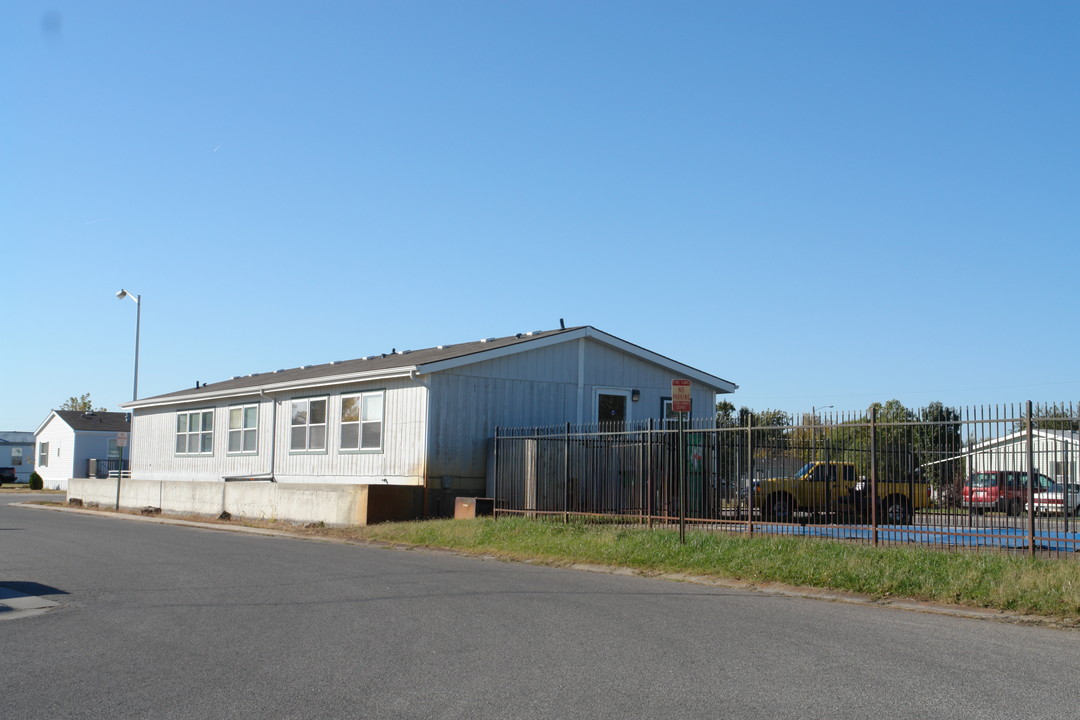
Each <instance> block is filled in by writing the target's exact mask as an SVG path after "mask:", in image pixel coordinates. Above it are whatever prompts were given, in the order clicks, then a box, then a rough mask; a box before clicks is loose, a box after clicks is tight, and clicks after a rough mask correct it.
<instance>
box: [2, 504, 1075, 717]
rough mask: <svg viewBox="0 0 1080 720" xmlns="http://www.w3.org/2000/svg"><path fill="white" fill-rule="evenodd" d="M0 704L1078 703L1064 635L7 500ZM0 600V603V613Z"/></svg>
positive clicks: (778, 712)
mask: <svg viewBox="0 0 1080 720" xmlns="http://www.w3.org/2000/svg"><path fill="white" fill-rule="evenodd" d="M19 499H25V498H19V497H18V496H12V495H7V494H5V495H0V585H4V584H7V585H9V586H11V585H12V584H13V583H22V584H21V585H17V587H22V588H24V589H30V588H33V587H35V586H33V585H31V583H37V584H39V586H46V587H45V588H42V589H40V590H39V591H41V592H44V590H47V589H52V590H53V591H54V592H48V593H45V596H46V597H47V598H49V599H51V600H54V601H56V602H58V603H59V605H58V606H57V607H56V608H54V609H53V610H51V611H49V612H47V613H45V614H41V615H37V616H33V617H21V618H19V617H13V618H12V619H9V620H0V665H2V667H3V679H2V680H0V717H3V718H19V719H20V720H31V719H33V718H49V719H50V720H55V719H57V718H260V719H265V718H303V719H304V720H311V719H312V718H345V717H349V718H354V717H355V718H523V719H527V718H637V717H646V716H648V717H655V718H800V719H805V718H829V719H835V718H859V719H865V718H905V719H908V720H910V719H912V718H980V719H990V718H1007V719H1009V720H1016V718H1045V717H1062V718H1063V717H1077V716H1078V715H1080V700H1078V699H1077V697H1076V692H1075V677H1076V668H1078V667H1080V634H1078V633H1076V632H1073V631H1065V630H1054V629H1049V628H1042V627H1024V626H1017V625H1010V624H1006V623H999V622H990V621H979V620H969V619H962V618H954V617H947V616H939V615H931V614H924V613H915V612H905V611H898V610H889V609H883V608H877V607H869V606H860V605H849V604H844V603H835V602H823V601H817V600H807V599H800V598H791V597H783V596H777V595H769V594H764V593H757V592H748V591H738V590H729V589H722V588H714V587H703V586H697V585H691V584H684V583H675V582H669V581H664V580H657V579H645V578H640V577H634V576H621V575H605V574H596V573H587V572H579V571H574V570H566V569H553V568H545V567H537V566H532V565H526V564H512V563H503V562H497V561H491V560H483V559H475V558H462V557H456V556H452V555H448V554H441V553H430V552H423V551H402V550H394V549H388V548H380V547H369V546H357V545H340V544H330V543H323V542H312V541H305V540H299V539H291V538H276V537H262V536H254V535H245V534H235V533H226V532H215V531H209V530H200V529H192V528H185V527H175V526H168V525H157V524H147V523H138V522H133V521H129V520H123V519H117V518H101V517H93V516H85V515H76V514H70V513H59V512H50V511H42V510H32V509H25V508H15V507H10V506H8V503H10V502H13V501H17V500H19ZM0 617H2V616H0Z"/></svg>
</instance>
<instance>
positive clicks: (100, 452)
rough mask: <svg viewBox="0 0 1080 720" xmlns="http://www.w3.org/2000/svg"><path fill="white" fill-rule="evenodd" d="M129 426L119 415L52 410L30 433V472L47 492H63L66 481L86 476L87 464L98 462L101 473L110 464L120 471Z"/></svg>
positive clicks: (125, 414) (114, 413)
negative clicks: (31, 437) (39, 480)
mask: <svg viewBox="0 0 1080 720" xmlns="http://www.w3.org/2000/svg"><path fill="white" fill-rule="evenodd" d="M130 428H131V422H130V419H129V416H128V414H127V413H122V412H81V411H78V410H53V411H52V412H50V413H49V417H47V418H45V421H44V422H43V423H41V425H39V426H38V429H37V430H35V431H34V443H35V445H36V452H35V453H34V469H35V470H36V471H37V474H38V475H40V476H41V479H42V481H43V484H44V486H45V487H46V488H47V489H50V490H66V489H67V487H68V480H69V479H70V478H85V477H88V475H89V474H90V469H91V468H90V461H91V460H97V461H100V464H101V469H104V468H105V467H106V466H108V465H110V464H112V465H115V466H116V469H119V468H120V464H121V462H122V459H123V458H126V457H127V456H126V454H124V455H123V456H121V453H123V452H124V449H123V448H124V445H123V443H124V442H125V441H124V440H123V439H121V438H122V437H123V434H126V433H128V431H129V430H130Z"/></svg>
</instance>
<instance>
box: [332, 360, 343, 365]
mask: <svg viewBox="0 0 1080 720" xmlns="http://www.w3.org/2000/svg"><path fill="white" fill-rule="evenodd" d="M330 364H331V365H340V364H341V361H340V360H331V361H330Z"/></svg>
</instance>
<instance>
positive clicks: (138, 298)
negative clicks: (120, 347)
mask: <svg viewBox="0 0 1080 720" xmlns="http://www.w3.org/2000/svg"><path fill="white" fill-rule="evenodd" d="M126 297H128V298H131V299H132V301H134V303H135V384H134V385H133V386H132V388H131V399H132V401H135V400H137V399H138V397H139V323H140V321H141V320H142V317H141V316H142V295H132V294H131V293H129V292H128V291H127V290H124V289H123V288H121V289H120V292H118V293H116V298H117V299H118V300H123V299H124V298H126Z"/></svg>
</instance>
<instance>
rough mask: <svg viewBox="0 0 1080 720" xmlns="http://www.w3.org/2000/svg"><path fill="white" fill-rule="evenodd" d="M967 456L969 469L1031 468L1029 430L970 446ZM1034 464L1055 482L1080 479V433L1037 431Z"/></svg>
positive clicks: (1034, 434)
mask: <svg viewBox="0 0 1080 720" xmlns="http://www.w3.org/2000/svg"><path fill="white" fill-rule="evenodd" d="M963 457H964V458H965V459H966V460H967V461H968V465H969V467H968V470H969V472H972V473H975V472H986V471H989V470H1018V471H1021V472H1027V471H1028V465H1029V462H1028V434H1027V431H1025V430H1021V431H1018V432H1013V433H1009V434H1007V435H1002V436H1001V437H996V438H992V439H990V440H984V441H982V442H979V443H977V444H975V445H972V446H970V447H969V448H968V449H967V450H966V451H965V452H964V455H963ZM1030 464H1031V466H1032V469H1033V470H1034V471H1035V472H1036V473H1041V474H1043V475H1047V476H1049V477H1050V478H1051V479H1053V480H1054V481H1055V482H1065V481H1066V480H1067V481H1068V482H1073V483H1075V482H1077V481H1078V478H1080V434H1078V433H1076V432H1073V431H1071V430H1039V429H1036V430H1033V431H1032V433H1031V463H1030Z"/></svg>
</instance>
